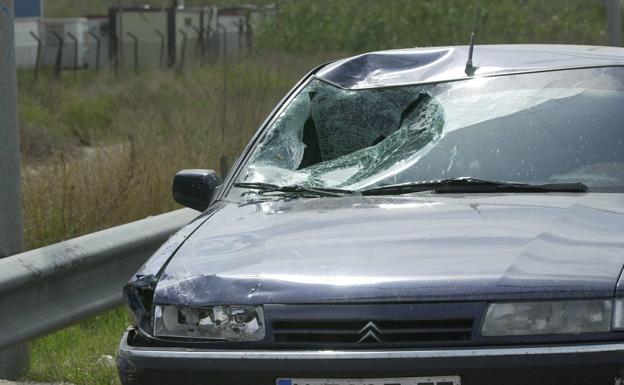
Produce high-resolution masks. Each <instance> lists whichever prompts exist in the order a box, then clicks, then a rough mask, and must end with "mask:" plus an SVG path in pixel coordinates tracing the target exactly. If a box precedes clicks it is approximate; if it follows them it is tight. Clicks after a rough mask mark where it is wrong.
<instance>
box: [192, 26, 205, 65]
mask: <svg viewBox="0 0 624 385" xmlns="http://www.w3.org/2000/svg"><path fill="white" fill-rule="evenodd" d="M191 28H193V31H195V33H196V34H197V43H195V54H194V60H197V55H198V54H199V55H200V56H199V57H200V58H201V59H203V51H204V39H203V35H204V33H203V30H202V29H200V28H198V27H197V26H196V25H192V26H191Z"/></svg>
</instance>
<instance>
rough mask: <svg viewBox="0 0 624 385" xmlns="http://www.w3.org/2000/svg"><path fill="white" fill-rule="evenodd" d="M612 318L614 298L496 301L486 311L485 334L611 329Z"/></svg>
mask: <svg viewBox="0 0 624 385" xmlns="http://www.w3.org/2000/svg"><path fill="white" fill-rule="evenodd" d="M612 318H613V301H611V300H592V301H585V300H583V301H554V302H553V301H549V302H517V303H493V304H490V305H489V307H488V309H487V312H486V314H485V320H484V322H483V327H482V330H481V334H482V335H484V336H520V335H538V334H579V333H597V332H610V331H611V330H612V324H611V320H612ZM615 318H617V316H616V317H615ZM614 326H615V325H614ZM623 326H624V325H623Z"/></svg>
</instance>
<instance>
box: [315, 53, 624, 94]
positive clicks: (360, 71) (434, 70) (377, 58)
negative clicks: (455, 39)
mask: <svg viewBox="0 0 624 385" xmlns="http://www.w3.org/2000/svg"><path fill="white" fill-rule="evenodd" d="M468 49H469V47H468V46H449V47H429V48H409V49H400V50H388V51H379V52H371V53H365V54H362V55H357V56H353V57H349V58H346V59H342V60H338V61H336V62H333V63H330V64H328V65H326V66H325V67H323V68H321V69H320V70H319V71H318V72H317V73H316V74H315V76H316V77H317V78H319V79H322V80H325V81H327V82H330V83H333V84H335V85H337V86H339V87H341V88H345V89H363V88H378V87H388V86H398V85H406V84H422V83H433V82H441V81H451V80H462V79H467V78H469V77H468V75H466V73H465V68H466V61H467V59H468ZM473 63H474V65H475V66H476V67H478V69H477V70H476V72H475V76H493V75H503V74H512V73H524V72H534V71H549V70H558V69H571V68H587V67H606V66H621V65H624V48H615V47H599V46H580V45H520V44H518V45H476V46H475V47H474V56H473Z"/></svg>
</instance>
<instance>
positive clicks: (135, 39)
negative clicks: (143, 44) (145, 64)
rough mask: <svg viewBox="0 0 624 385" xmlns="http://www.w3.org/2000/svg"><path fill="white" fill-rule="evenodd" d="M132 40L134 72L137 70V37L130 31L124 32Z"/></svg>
mask: <svg viewBox="0 0 624 385" xmlns="http://www.w3.org/2000/svg"><path fill="white" fill-rule="evenodd" d="M126 33H127V34H128V36H130V38H131V39H132V40H134V72H135V73H138V72H139V38H138V37H137V35H135V34H133V33H132V32H130V31H128V32H126Z"/></svg>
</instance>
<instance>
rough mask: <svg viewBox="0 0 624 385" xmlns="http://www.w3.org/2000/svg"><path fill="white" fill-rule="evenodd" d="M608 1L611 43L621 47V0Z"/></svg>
mask: <svg viewBox="0 0 624 385" xmlns="http://www.w3.org/2000/svg"><path fill="white" fill-rule="evenodd" d="M606 2H607V22H608V25H609V45H611V46H615V47H620V46H621V45H622V26H621V24H622V19H621V13H620V0H606Z"/></svg>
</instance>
